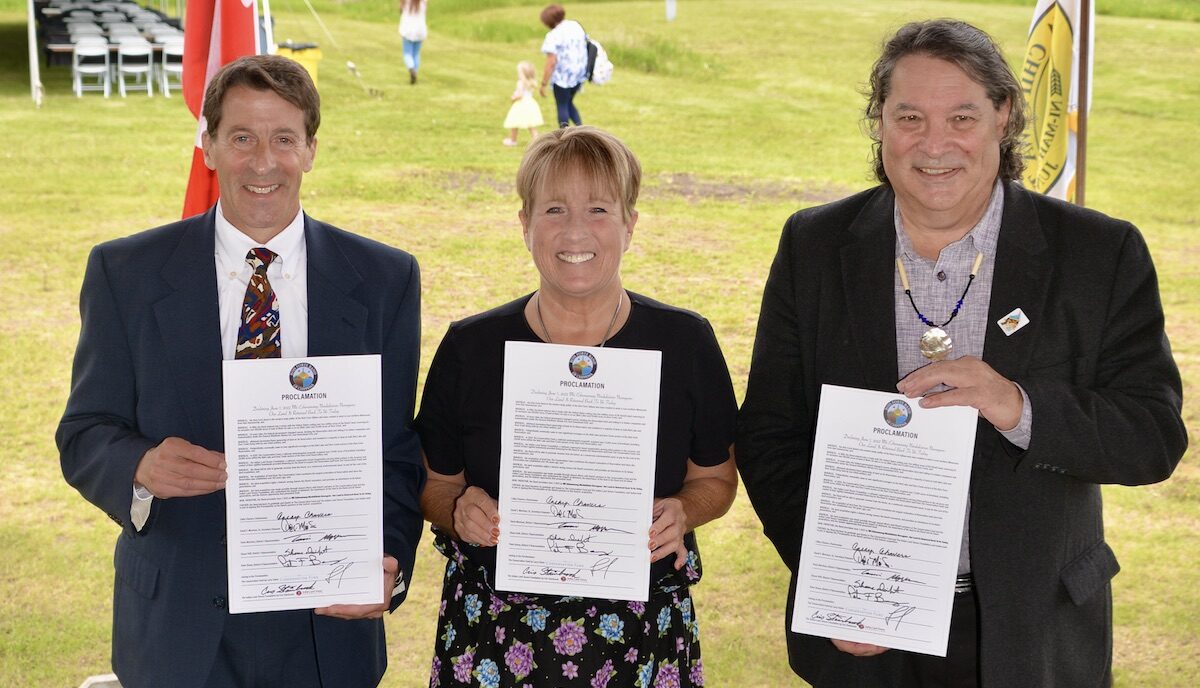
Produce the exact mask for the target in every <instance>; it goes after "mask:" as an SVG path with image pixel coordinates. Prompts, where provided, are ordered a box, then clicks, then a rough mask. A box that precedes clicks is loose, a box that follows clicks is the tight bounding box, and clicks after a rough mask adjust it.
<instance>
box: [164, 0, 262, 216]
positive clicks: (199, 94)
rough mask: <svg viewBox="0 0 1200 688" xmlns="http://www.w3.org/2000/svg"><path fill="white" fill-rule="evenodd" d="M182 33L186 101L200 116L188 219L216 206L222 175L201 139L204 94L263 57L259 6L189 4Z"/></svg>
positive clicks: (228, 1)
mask: <svg viewBox="0 0 1200 688" xmlns="http://www.w3.org/2000/svg"><path fill="white" fill-rule="evenodd" d="M186 21H187V23H186V24H185V25H184V29H185V30H184V33H183V99H184V101H185V102H186V103H187V106H188V109H189V110H191V111H192V114H193V115H195V116H196V120H197V127H196V148H195V150H193V151H192V171H191V174H189V175H188V185H187V196H186V197H184V200H183V216H184V217H191V216H192V215H196V214H199V213H203V212H204V211H206V210H208V209H209V208H210V207H212V204H213V203H216V202H217V196H218V195H220V189H219V188H218V186H217V173H216V172H213V171H212V170H210V169H208V167H206V166H205V165H204V151H203V150H201V148H200V134H201V133H203V132H204V131H205V129H207V128H208V123H207V122H206V121H205V120H204V115H203V114H202V113H203V108H204V90H205V89H206V88H208V82H209V80H210V79H212V77H213V74H216V73H217V70H218V69H220V68H221V67H222V66H224V65H225V64H227V63H229V62H232V61H234V60H236V59H237V58H239V57H242V56H244V55H255V54H257V53H258V31H257V26H258V6H257V3H255V1H254V0H188V3H187V19H186Z"/></svg>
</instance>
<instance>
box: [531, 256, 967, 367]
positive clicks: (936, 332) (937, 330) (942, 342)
mask: <svg viewBox="0 0 1200 688" xmlns="http://www.w3.org/2000/svg"><path fill="white" fill-rule="evenodd" d="M981 263H983V252H982V251H980V252H979V253H976V254H975V263H974V264H973V265H972V266H971V274H970V276H969V277H967V286H966V288H965V289H963V293H962V296H960V297H958V302H957V303H955V304H954V310H952V311H950V317H949V318H947V319H946V322H944V323H942V324H941V325H938V324H936V323H934V322H933V321H932V320H930V319H929V318H926V317H925V315H924V314H923V313H921V309H919V308H917V302H916V301H913V295H912V289H910V288H909V286H908V273H907V272H905V271H904V262H903V261H902V260H901V259H900V258H896V269H897V270H899V271H900V285H901V286H903V287H904V295H905V296H907V297H908V302H909V303H911V304H912V307H913V311H915V312H916V314H917V317H918V318H919V319H920V320H921V322H923V323H925V324H926V325H927V326H928V327H929V329H928V330H925V334H923V335H921V345H920V350H921V355H922V356H924V357H925V358H928V359H929V360H931V361H941V360H944V359H945V358H946V357H947V356H949V355H950V352H951V351H953V350H954V342H953V341H951V339H950V335H949V334H946V331H945V330H944V329H942V328H943V327H945V326H947V325H949V324H950V321H951V320H954V318H955V316H957V315H958V311H959V310H960V309H962V305H963V299H965V298H967V292H969V291H971V284H972V283H973V282H974V281H975V275H977V274H978V273H979V265H980V264H981ZM542 327H543V329H544V328H545V326H544V325H543V326H542Z"/></svg>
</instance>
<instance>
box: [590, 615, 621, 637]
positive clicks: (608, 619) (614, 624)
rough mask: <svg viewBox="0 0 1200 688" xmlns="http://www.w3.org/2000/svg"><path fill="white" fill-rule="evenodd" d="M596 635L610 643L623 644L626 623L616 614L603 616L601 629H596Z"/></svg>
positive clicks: (601, 616) (601, 617)
mask: <svg viewBox="0 0 1200 688" xmlns="http://www.w3.org/2000/svg"><path fill="white" fill-rule="evenodd" d="M596 633H597V634H598V635H600V636H603V638H604V639H605V640H607V641H608V642H610V643H613V642H621V641H623V640H624V637H623V636H624V634H625V622H624V621H622V620H621V617H619V616H617V615H616V614H601V615H600V627H599V628H597V629H596Z"/></svg>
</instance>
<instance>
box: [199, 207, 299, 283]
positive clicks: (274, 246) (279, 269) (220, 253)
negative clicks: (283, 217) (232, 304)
mask: <svg viewBox="0 0 1200 688" xmlns="http://www.w3.org/2000/svg"><path fill="white" fill-rule="evenodd" d="M216 224H217V237H216V251H217V262H218V265H220V266H221V267H222V268H224V269H223V270H221V274H222V275H223V276H224V275H227V276H229V277H234V276H235V275H234V274H232V273H237V274H236V277H240V278H241V279H242V281H243V282H249V281H250V274H251V273H252V272H254V271H253V270H251V269H250V264H249V263H247V262H246V254H247V253H248V252H249V251H250V249H252V248H256V247H259V246H265V247H266V248H268V249H270V250H271V252H272V253H274V254H275V255H277V256H279V260H277V261H272V262H271V266H270V267H269V268H267V274H268V276H269V278H272V279H273V278H275V277H276V276H282V277H283V278H284V279H291V278H292V276H293V275H296V274H297V272H298V269H299V267H300V265H301V264H302V262H303V256H304V248H305V246H304V211H303V210H301V211H300V212H298V213H296V217H294V218H292V221H291V222H289V223H288V226H287V227H284V228H283V231H282V232H280V233H279V234H276V235H275V236H274V237H272V238H271V240H270V241H268V242H267V243H266V244H260V243H258V242H257V241H255V240H254V239H251V238H250V237H248V236H246V235H245V234H243V233H242V231H241V230H239V229H238V228H237V227H234V226H233V225H232V224H230V222H229V220H226V219H225V216H224V215H223V214H222V213H221V201H219V200H218V201H217V223H216Z"/></svg>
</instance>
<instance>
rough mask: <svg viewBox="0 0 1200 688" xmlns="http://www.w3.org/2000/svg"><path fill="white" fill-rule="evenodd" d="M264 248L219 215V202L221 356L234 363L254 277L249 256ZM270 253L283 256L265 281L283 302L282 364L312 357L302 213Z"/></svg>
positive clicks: (271, 245) (270, 243)
mask: <svg viewBox="0 0 1200 688" xmlns="http://www.w3.org/2000/svg"><path fill="white" fill-rule="evenodd" d="M257 246H262V244H259V243H257V242H255V241H254V240H253V239H251V238H250V237H248V236H246V235H245V234H243V233H242V232H241V231H239V230H238V229H237V228H236V227H234V226H233V225H232V224H230V223H229V221H228V220H226V219H225V216H224V215H222V214H221V205H220V201H217V217H216V241H215V251H214V253H215V258H214V260H215V263H216V268H217V285H216V286H217V305H218V311H219V316H220V322H221V351H222V356H223V357H224V358H225V359H232V358H233V352H234V349H235V348H236V347H237V338H238V329H239V328H240V327H241V318H242V301H243V300H244V299H245V296H246V285H247V284H248V283H249V282H250V276H251V275H252V274H253V273H254V271H253V270H252V269H251V268H250V265H249V264H248V263H247V262H246V253H247V252H248V251H249V250H250V249H252V248H255V247H257ZM266 248H268V249H270V250H271V251H272V252H274V253H275V254H276V255H278V256H279V258H278V259H277V260H274V261H271V266H270V267H269V268H267V278H268V279H269V280H270V281H271V288H272V289H273V290H274V292H275V296H276V297H277V298H278V299H279V301H278V303H279V320H280V323H281V325H280V332H281V336H280V340H281V344H282V347H283V352H282V353H283V357H284V358H297V357H303V356H307V355H308V252H307V243H306V241H305V239H304V212H303V211H301V212H299V213H297V214H296V217H295V218H293V219H292V221H291V222H290V223H288V226H287V227H285V228H284V230H283V231H282V232H280V233H279V234H277V235H275V236H274V237H272V238H271V240H270V241H268V242H267V244H266Z"/></svg>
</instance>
